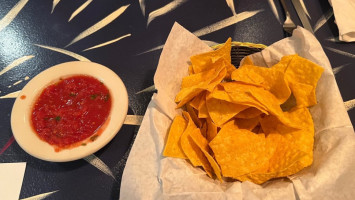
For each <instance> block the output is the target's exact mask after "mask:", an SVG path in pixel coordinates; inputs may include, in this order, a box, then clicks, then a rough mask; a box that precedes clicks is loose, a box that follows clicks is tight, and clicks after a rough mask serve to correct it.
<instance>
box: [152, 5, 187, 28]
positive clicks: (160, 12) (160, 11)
mask: <svg viewBox="0 0 355 200" xmlns="http://www.w3.org/2000/svg"><path fill="white" fill-rule="evenodd" d="M186 1H187V0H174V1H172V2H170V3H168V4H166V5H165V6H163V7H161V8H159V9H157V10H154V11H153V12H151V13H149V15H148V21H147V27H148V26H149V24H150V23H151V22H152V21H153V20H154V19H155V18H157V17H160V16H162V15H165V14H167V13H169V12H171V11H173V10H175V9H176V8H178V7H179V6H181V5H182V4H183V3H185V2H186Z"/></svg>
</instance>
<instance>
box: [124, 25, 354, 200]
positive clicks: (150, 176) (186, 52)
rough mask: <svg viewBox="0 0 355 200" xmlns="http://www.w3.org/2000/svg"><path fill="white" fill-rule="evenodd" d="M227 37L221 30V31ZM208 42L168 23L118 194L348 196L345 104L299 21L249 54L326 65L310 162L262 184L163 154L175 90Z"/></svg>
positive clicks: (350, 147) (265, 61) (350, 171)
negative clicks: (217, 174) (230, 178)
mask: <svg viewBox="0 0 355 200" xmlns="http://www.w3.org/2000/svg"><path fill="white" fill-rule="evenodd" d="M226 39H227V36H226ZM208 50H210V48H209V47H208V46H207V45H206V44H204V43H203V42H202V41H201V40H200V39H198V38H197V37H195V36H194V35H193V34H192V33H190V32H189V31H187V30H186V29H184V28H183V27H181V26H180V25H179V24H177V23H175V25H174V26H173V28H172V31H171V33H170V35H169V37H168V39H167V41H166V44H165V46H164V49H163V51H162V54H161V57H160V60H159V65H158V68H157V71H156V73H155V77H154V83H155V86H156V88H157V90H158V93H157V94H154V95H153V97H152V100H151V102H150V103H149V106H148V109H147V111H146V113H145V116H144V119H143V122H142V125H141V127H140V129H139V132H138V134H137V137H136V139H135V142H134V145H133V147H132V150H131V152H130V155H129V158H128V160H127V164H126V167H125V169H124V172H123V177H122V182H121V189H120V198H121V199H148V200H150V199H152V200H156V199H183V200H187V199H237V200H239V199H240V200H241V199H283V200H286V199H292V200H293V199H354V198H355V156H354V154H355V134H354V129H353V127H352V125H351V122H350V119H349V116H348V114H347V111H346V110H345V108H344V104H343V100H342V98H341V96H340V93H339V90H338V87H337V84H336V82H335V79H334V75H333V73H332V70H331V66H330V63H329V61H328V58H327V57H326V55H325V53H324V51H323V49H322V47H321V45H320V44H319V42H318V41H317V39H316V38H315V37H314V36H313V35H312V34H311V33H309V32H308V31H306V30H305V29H303V28H301V27H298V28H297V29H296V30H294V32H293V36H292V37H290V38H285V39H283V40H281V41H279V42H276V43H275V44H273V45H271V46H270V47H268V48H266V49H265V50H263V51H262V52H261V53H257V54H254V55H252V59H253V61H254V62H255V63H256V64H258V65H261V66H271V65H273V64H275V63H277V62H278V61H279V60H280V58H281V57H282V56H284V55H290V54H295V53H297V54H299V55H300V56H302V57H305V58H307V59H309V60H311V61H313V62H315V63H317V64H318V65H320V66H323V67H324V68H325V70H324V73H323V75H322V77H321V79H320V81H319V83H318V87H317V99H318V101H319V103H318V104H317V105H316V106H314V107H312V108H311V109H310V110H311V113H312V116H313V119H314V123H315V146H314V162H313V164H312V165H311V166H310V167H308V168H306V169H304V170H302V171H301V172H299V173H297V174H295V175H293V176H291V177H288V178H284V179H275V180H272V181H268V182H266V183H264V184H263V185H256V184H254V183H251V182H243V183H242V182H233V183H220V182H219V181H217V180H212V179H210V178H209V177H207V176H206V175H205V173H204V172H203V171H202V170H200V169H199V168H193V167H192V166H191V165H190V164H189V163H188V162H186V161H185V160H183V159H176V158H165V157H163V156H162V151H163V148H164V142H165V137H166V134H167V131H168V129H169V126H170V123H171V121H172V119H173V118H174V116H175V115H176V114H177V113H179V111H178V110H175V106H176V104H175V103H174V99H175V96H176V94H177V92H178V91H179V89H180V84H181V79H182V77H183V76H185V75H187V73H188V72H187V68H188V61H189V58H190V56H192V55H194V54H198V53H201V52H205V51H208Z"/></svg>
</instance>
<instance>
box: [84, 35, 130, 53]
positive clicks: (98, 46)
mask: <svg viewBox="0 0 355 200" xmlns="http://www.w3.org/2000/svg"><path fill="white" fill-rule="evenodd" d="M129 36H131V34H126V35H124V36H121V37H118V38H116V39H113V40H110V41H107V42H104V43H102V44H98V45H95V46H93V47H90V48H87V49H84V50H83V51H89V50H92V49H96V48H100V47H103V46H106V45H109V44H112V43H115V42H117V41H119V40H122V39H123V38H126V37H129Z"/></svg>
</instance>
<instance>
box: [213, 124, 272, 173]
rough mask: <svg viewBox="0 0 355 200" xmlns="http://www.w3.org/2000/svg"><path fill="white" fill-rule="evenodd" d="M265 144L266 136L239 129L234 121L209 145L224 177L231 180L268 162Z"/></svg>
mask: <svg viewBox="0 0 355 200" xmlns="http://www.w3.org/2000/svg"><path fill="white" fill-rule="evenodd" d="M265 144H266V143H265V136H264V135H262V134H254V133H253V132H251V131H248V130H245V129H238V127H237V126H236V125H235V124H234V121H230V122H228V123H227V124H225V125H224V126H223V127H222V129H221V130H220V131H219V133H218V135H217V136H216V137H215V138H214V139H213V140H212V141H211V142H210V143H209V145H210V147H211V149H212V150H213V153H214V155H215V158H216V160H217V162H218V164H219V165H220V167H221V170H222V174H223V176H225V177H231V178H237V177H239V176H241V175H244V174H247V173H250V172H253V171H255V170H257V169H258V168H259V167H260V166H262V165H263V164H264V163H265V162H267V161H268V159H267V158H266V157H265V150H266V149H265V147H266V146H265Z"/></svg>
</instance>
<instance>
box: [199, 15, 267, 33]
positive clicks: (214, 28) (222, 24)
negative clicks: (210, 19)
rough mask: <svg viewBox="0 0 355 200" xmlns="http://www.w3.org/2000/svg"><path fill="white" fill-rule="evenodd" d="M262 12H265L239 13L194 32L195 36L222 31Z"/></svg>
mask: <svg viewBox="0 0 355 200" xmlns="http://www.w3.org/2000/svg"><path fill="white" fill-rule="evenodd" d="M261 11H263V10H256V11H245V12H242V13H239V14H237V15H236V16H232V17H229V18H227V19H224V20H221V21H219V22H216V23H214V24H211V25H209V26H207V27H204V28H202V29H200V30H197V31H195V32H194V34H195V35H196V36H197V37H201V36H203V35H207V34H209V33H212V32H215V31H218V30H221V29H223V28H226V27H228V26H231V25H233V24H236V23H238V22H241V21H243V20H246V19H248V18H251V17H253V16H254V15H256V14H258V13H259V12H261Z"/></svg>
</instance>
